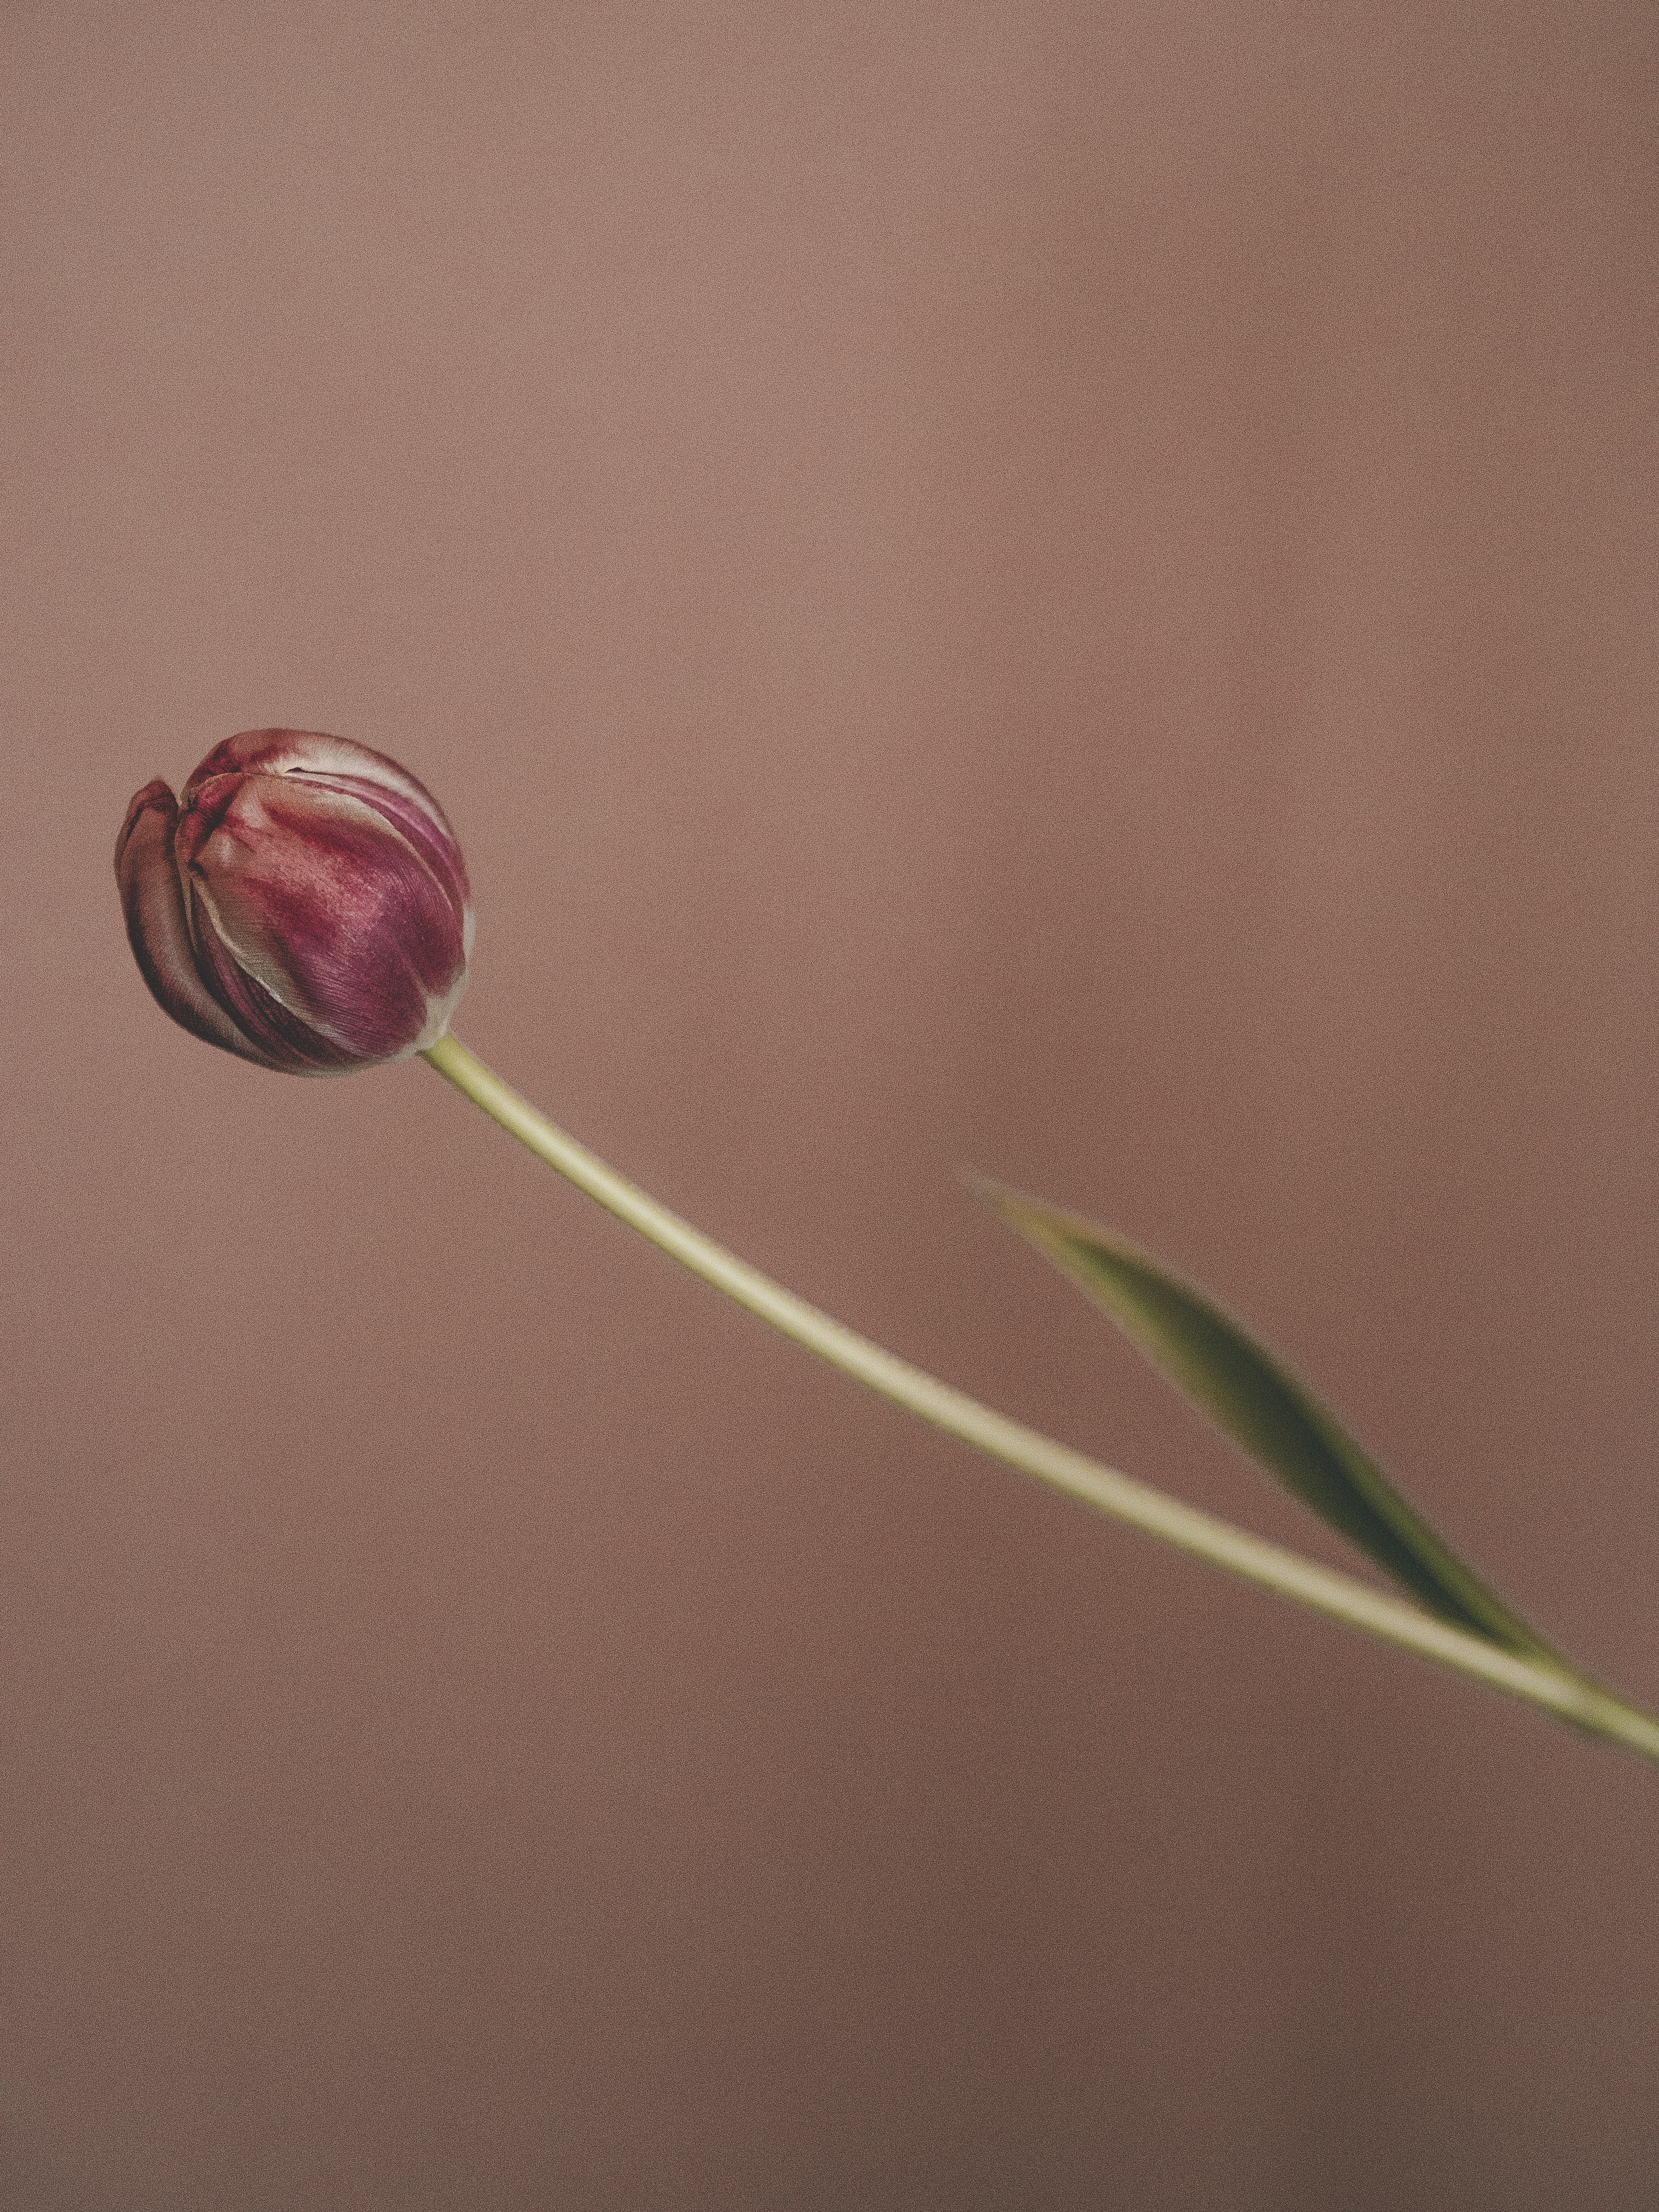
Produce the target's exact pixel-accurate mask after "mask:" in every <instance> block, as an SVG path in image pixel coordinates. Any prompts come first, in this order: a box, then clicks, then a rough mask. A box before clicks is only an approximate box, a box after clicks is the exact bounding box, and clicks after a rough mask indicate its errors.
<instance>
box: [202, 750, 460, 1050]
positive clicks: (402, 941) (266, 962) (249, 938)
mask: <svg viewBox="0 0 1659 2212" xmlns="http://www.w3.org/2000/svg"><path fill="white" fill-rule="evenodd" d="M232 742H233V744H234V740H233V741H232ZM227 752H228V747H225V746H221V747H219V748H218V749H217V751H216V753H215V754H211V755H210V756H209V759H208V761H206V762H204V763H203V766H202V769H198V770H197V774H196V775H195V776H193V777H192V778H191V783H190V786H189V787H187V795H189V796H191V797H192V798H193V800H194V804H193V805H192V807H191V811H190V812H189V813H187V814H186V815H185V817H183V819H182V820H181V821H180V823H179V829H178V834H177V840H176V849H177V853H178V858H179V866H180V869H181V871H182V872H185V874H186V875H187V877H188V879H189V881H190V883H191V890H192V894H193V896H194V898H195V900H196V901H197V902H199V905H200V907H201V908H202V910H203V911H202V915H201V917H200V919H199V921H198V940H199V942H200V945H201V948H202V952H203V957H204V964H208V963H210V975H211V977H212V981H213V982H214V985H215V987H216V990H217V991H218V992H219V993H220V994H222V996H224V997H225V998H226V999H227V1000H230V1001H231V1002H232V1003H233V1004H234V1011H235V1013H236V1017H237V1018H238V1019H239V1020H246V1021H248V1022H250V1024H254V1023H257V1024H258V1027H257V1030H256V1034H258V1036H259V1038H260V1042H261V1043H262V1045H263V1046H264V1048H266V1049H267V1050H270V1051H273V1052H274V1051H278V1050H285V1051H286V1052H289V1053H295V1054H307V1055H312V1054H317V1053H318V1052H319V1048H333V1050H334V1051H335V1052H337V1053H339V1054H342V1055H343V1056H346V1057H349V1058H351V1059H355V1060H359V1061H366V1060H394V1059H401V1058H403V1057H404V1055H405V1054H409V1053H411V1052H414V1051H416V1050H418V1049H419V1048H421V1047H422V1045H423V1044H426V1043H429V1042H435V1041H436V1039H437V1037H438V1036H441V1034H442V1032H443V1028H444V1026H445V1025H446V1024H447V1018H448V1014H449V1012H451V1011H452V1010H453V1006H454V1003H455V1001H456V1000H458V999H459V995H460V990H461V987H463V985H464V983H465V968H466V953H465V942H464V924H463V920H462V917H461V915H458V913H457V910H456V903H455V900H454V898H453V896H452V892H451V890H450V887H449V885H448V884H447V882H446V881H445V879H444V878H443V877H442V876H441V874H440V873H439V872H437V871H436V870H435V868H434V867H433V866H430V865H429V864H428V860H427V859H426V857H425V856H424V854H422V852H421V851H420V850H418V849H417V848H416V847H415V846H414V845H413V844H412V843H411V842H410V840H409V839H407V838H406V837H405V836H404V835H403V834H402V832H401V831H400V830H399V829H398V828H396V827H395V826H393V824H392V823H391V822H390V821H388V820H387V818H386V816H385V815H383V814H382V813H380V811H378V810H377V809H376V808H375V807H374V806H372V805H369V804H368V802H367V801H366V800H364V799H359V798H357V797H356V796H355V795H353V794H351V793H344V792H337V791H335V790H332V789H331V788H329V787H327V786H325V785H323V784H319V783H317V782H314V781H313V780H312V779H311V778H309V777H301V776H299V775H265V774H253V775H249V774H247V773H246V771H245V770H244V771H242V772H241V773H240V774H239V773H237V772H236V771H235V770H234V769H230V770H228V771H227V770H226V769H221V771H220V773H218V774H217V775H211V776H210V775H207V774H206V771H207V770H208V769H209V767H210V764H211V763H213V762H214V761H215V760H222V758H223V757H224V756H225V755H226V754H227ZM408 781H410V782H412V781H413V779H412V778H411V779H408ZM210 933H213V934H216V937H217V939H218V949H217V950H215V949H214V948H212V947H210V945H209V943H208V938H209V935H210ZM225 956H228V960H229V962H231V963H234V969H235V970H239V971H240V978H239V976H238V975H236V974H234V973H233V972H231V971H230V969H228V967H227V965H226V959H225ZM250 979H251V981H252V985H254V986H258V987H263V993H264V994H268V995H269V998H270V1000H274V1001H275V1002H276V1005H275V1006H267V1005H265V1004H264V1001H263V999H262V998H261V996H260V995H259V994H258V993H257V992H255V993H253V994H250V990H249V981H250ZM283 1013H285V1014H286V1015H287V1016H288V1017H289V1019H287V1020H284V1019H283V1018H282V1015H283ZM289 1064H292V1063H291V1062H290V1063H289Z"/></svg>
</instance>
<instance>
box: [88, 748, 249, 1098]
mask: <svg viewBox="0 0 1659 2212" xmlns="http://www.w3.org/2000/svg"><path fill="white" fill-rule="evenodd" d="M178 814H179V808H178V805H177V802H176V801H175V799H173V793H172V792H171V791H170V790H169V789H168V788H167V785H166V784H165V783H163V782H162V781H161V780H160V778H159V777H158V778H157V779H156V781H155V782H153V783H147V784H146V785H145V786H144V787H143V790H142V791H141V792H138V793H137V794H136V795H135V797H134V799H133V801H132V804H131V805H130V806H129V807H128V809H127V817H126V820H125V822H124V823H122V825H121V834H120V836H119V837H118V839H117V840H116V844H115V880H116V884H117V885H118V888H119V890H120V894H121V910H122V912H123V914H124V915H125V917H126V925H127V938H128V941H129V942H130V943H131V946H132V951H133V957H134V958H135V959H136V960H137V963H138V972H139V974H140V975H142V976H143V979H144V981H145V982H146V983H148V984H149V988H150V993H151V995H152V996H153V997H154V999H155V1002H156V1004H157V1005H158V1006H160V1007H161V1009H162V1011H163V1012H166V1013H168V1014H171V1015H172V1017H173V1020H174V1021H175V1022H177V1023H178V1024H179V1026H180V1028H182V1029H187V1030H189V1031H190V1032H191V1036H198V1037H201V1038H202V1039H203V1040H204V1042H207V1043H208V1044H216V1045H218V1046H220V1047H221V1048H222V1049H223V1050H224V1051H226V1052H234V1053H238V1054H240V1055H241V1057H242V1058H243V1059H244V1060H257V1061H258V1062H259V1063H260V1064H261V1065H262V1066H272V1065H273V1064H274V1063H273V1062H272V1061H270V1060H269V1059H268V1058H267V1057H266V1056H265V1054H264V1053H262V1052H261V1051H260V1049H259V1048H258V1046H257V1045H256V1044H255V1043H254V1042H252V1039H251V1038H249V1037H247V1036H244V1035H243V1034H242V1032H241V1031H240V1030H239V1029H238V1028H237V1026H236V1024H235V1023H234V1021H233V1020H232V1019H231V1018H230V1016H229V1015H228V1013H227V1012H225V1010H224V1008H223V1007H222V1006H221V1005H220V1004H219V1003H218V1002H217V1000H216V999H215V998H214V997H213V995H212V994H211V993H210V991H209V990H208V988H207V987H206V986H205V985H204V982H203V981H202V978H201V975H200V974H199V972H198V971H197V964H196V955H195V950H194V947H193V946H192V945H191V934H190V925H189V922H188V921H187V920H186V918H185V893H184V888H183V886H182V884H180V882H179V871H178V868H177V866H175V865H174V861H173V830H174V825H175V823H176V822H177V819H178Z"/></svg>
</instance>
